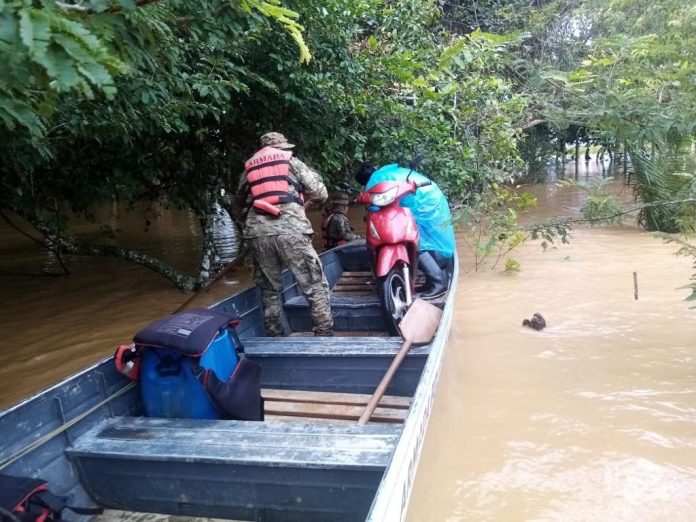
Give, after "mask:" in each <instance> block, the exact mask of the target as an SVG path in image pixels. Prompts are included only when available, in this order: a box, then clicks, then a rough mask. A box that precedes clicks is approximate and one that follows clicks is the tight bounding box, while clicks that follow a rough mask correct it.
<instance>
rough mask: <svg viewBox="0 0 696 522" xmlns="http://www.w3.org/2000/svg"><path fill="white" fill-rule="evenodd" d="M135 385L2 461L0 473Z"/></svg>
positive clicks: (109, 397)
mask: <svg viewBox="0 0 696 522" xmlns="http://www.w3.org/2000/svg"><path fill="white" fill-rule="evenodd" d="M135 385H136V383H134V382H131V383H129V384H127V385H126V386H124V387H123V388H121V389H120V390H118V391H117V392H116V393H114V394H113V395H109V396H108V397H107V398H106V399H104V400H103V401H101V402H99V403H97V404H95V405H94V406H92V407H91V408H89V409H88V410H85V411H84V412H82V413H80V414H79V415H78V416H77V417H75V418H73V419H70V420H69V421H68V422H66V423H65V424H62V425H61V426H60V427H58V428H56V429H55V430H53V431H50V432H48V433H47V434H46V435H44V436H43V437H41V438H39V439H36V440H35V441H34V442H32V443H31V444H29V445H28V446H25V447H24V448H22V449H21V450H19V452H17V453H15V454H14V455H12V456H11V457H9V458H8V459H6V460H4V461H2V463H0V471H2V470H3V469H5V468H6V467H8V466H9V465H10V464H13V463H14V462H16V461H18V460H19V459H21V458H22V457H24V456H25V455H26V454H27V453H30V452H32V451H34V450H35V449H36V448H38V447H40V446H43V445H44V444H46V443H47V442H48V441H50V440H51V439H53V438H54V437H56V436H57V435H60V434H61V433H63V432H64V431H66V430H68V429H70V428H71V427H73V426H74V425H75V424H77V423H78V422H80V421H81V420H82V419H84V418H85V417H87V416H88V415H91V414H92V413H94V412H95V411H97V410H98V409H99V408H101V407H102V406H104V405H105V404H106V403H107V402H110V401H112V400H114V399H116V398H118V397H120V396H121V395H123V394H125V393H126V392H128V391H130V390H132V389H133V388H134V387H135Z"/></svg>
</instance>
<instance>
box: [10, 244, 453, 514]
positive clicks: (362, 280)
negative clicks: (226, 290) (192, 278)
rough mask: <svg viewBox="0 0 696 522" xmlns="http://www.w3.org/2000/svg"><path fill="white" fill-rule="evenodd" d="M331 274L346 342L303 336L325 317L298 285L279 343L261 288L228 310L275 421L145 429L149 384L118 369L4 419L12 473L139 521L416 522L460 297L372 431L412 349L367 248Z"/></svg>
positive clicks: (330, 261)
mask: <svg viewBox="0 0 696 522" xmlns="http://www.w3.org/2000/svg"><path fill="white" fill-rule="evenodd" d="M322 261H323V264H324V268H325V272H326V274H327V277H328V279H329V281H330V284H331V286H332V292H333V293H332V309H333V314H334V317H335V326H336V329H337V335H336V337H333V338H315V337H310V336H302V334H301V332H306V331H309V330H310V326H311V322H310V316H309V310H308V306H307V303H306V301H305V299H304V297H302V296H301V295H300V293H299V291H298V289H297V286H296V284H295V281H294V278H293V276H292V275H291V274H290V273H285V274H284V276H283V277H284V279H283V287H284V290H283V296H284V307H285V313H286V316H287V323H288V324H287V327H288V328H289V329H290V330H292V331H293V332H294V333H293V334H292V335H291V336H289V337H284V338H269V337H263V335H264V327H263V317H262V311H261V307H260V300H259V290H258V289H257V288H256V287H252V288H250V289H248V290H245V291H243V292H241V293H239V294H237V295H234V296H232V297H230V298H228V299H226V300H224V301H222V302H221V303H219V304H217V305H215V306H214V308H217V309H220V310H234V311H236V312H237V314H239V316H240V317H241V318H242V321H241V324H240V326H239V329H238V331H239V334H240V337H241V339H242V341H243V342H244V345H245V348H246V354H247V357H249V358H251V359H253V360H255V361H258V362H260V363H261V365H262V368H263V377H262V386H263V389H264V391H263V395H264V397H265V403H266V406H265V412H266V420H265V421H264V422H242V421H227V420H194V419H160V418H146V417H142V416H141V413H142V405H141V401H140V393H139V389H138V385H137V384H136V383H132V382H130V381H128V380H126V379H125V378H124V377H123V376H122V375H121V374H120V373H118V372H117V371H115V369H114V365H113V359H112V358H109V359H106V360H104V361H102V362H100V363H98V364H96V365H94V366H92V367H90V368H87V369H85V370H83V371H81V372H79V373H77V374H75V375H73V376H71V377H70V378H68V379H66V380H65V381H63V382H61V383H60V384H58V385H56V386H53V387H51V388H49V389H47V390H45V391H43V392H41V393H39V394H37V395H36V396H34V397H31V398H29V399H27V400H25V401H24V402H22V403H20V404H18V405H17V406H15V407H12V408H10V409H9V410H7V411H5V412H3V413H0V441H1V442H0V473H7V474H10V475H16V476H34V477H41V478H43V479H46V480H48V481H49V484H50V485H51V488H52V490H54V493H57V494H61V495H70V496H71V497H72V504H73V505H82V506H94V505H97V506H103V507H106V508H111V509H118V510H125V511H132V512H148V513H167V514H173V515H184V516H196V517H216V518H226V519H237V520H269V521H275V520H282V521H303V522H305V521H312V520H317V521H332V520H336V521H343V520H350V521H354V520H365V519H367V520H372V521H379V522H382V521H390V520H402V519H403V518H404V517H405V513H406V508H407V504H408V500H409V494H410V492H411V486H412V483H413V478H414V474H415V472H416V469H417V465H418V460H419V456H420V452H421V446H422V443H423V438H424V435H425V432H426V428H427V424H428V418H429V416H430V410H431V405H432V401H433V395H434V392H435V385H436V383H437V379H438V374H439V372H440V367H441V364H442V358H443V351H444V346H445V341H446V339H447V336H448V332H449V327H450V321H451V318H452V307H453V297H454V284H452V285H451V288H450V291H449V293H448V296H447V297H446V299H445V302H444V313H443V319H442V322H441V324H440V326H439V329H438V331H437V334H436V336H435V338H434V340H433V341H432V343H431V344H429V345H427V346H422V347H414V348H412V349H411V350H410V352H409V354H408V356H407V357H406V359H405V361H404V363H403V364H402V366H401V368H400V370H399V371H398V373H397V375H396V376H395V378H394V380H393V381H392V383H391V384H390V386H389V388H388V390H387V395H386V396H385V397H384V398H383V399H382V401H381V402H380V404H379V407H378V408H377V410H376V411H375V414H374V416H373V417H372V420H371V422H370V423H369V424H367V425H364V426H359V425H358V424H357V422H356V421H357V419H358V417H359V416H360V414H361V413H362V411H363V409H364V407H365V405H366V403H367V401H368V398H369V396H370V394H371V393H372V392H373V391H374V389H375V387H376V385H377V384H378V382H379V381H380V379H381V377H382V376H383V374H384V372H385V370H386V369H387V367H388V366H389V364H390V362H391V361H392V359H393V357H394V355H395V354H396V353H397V352H398V349H399V347H400V345H401V339H400V338H399V337H388V336H385V334H384V333H383V331H384V330H385V322H384V319H383V316H382V311H381V308H380V305H379V300H378V299H377V297H376V293H375V292H374V290H373V289H372V288H371V284H372V283H371V276H370V273H369V267H368V264H367V253H366V250H365V247H364V245H355V244H349V245H345V246H343V247H339V248H337V249H334V250H331V251H329V252H326V253H324V254H322ZM455 265H456V263H455ZM456 280H457V268H456V266H455V272H454V274H453V277H452V281H454V282H455V283H456ZM356 335H359V336H357V337H356ZM82 518H83V519H84V518H85V517H82Z"/></svg>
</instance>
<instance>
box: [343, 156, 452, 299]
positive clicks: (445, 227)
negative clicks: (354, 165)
mask: <svg viewBox="0 0 696 522" xmlns="http://www.w3.org/2000/svg"><path fill="white" fill-rule="evenodd" d="M409 174H410V175H409ZM407 177H408V179H409V180H411V181H415V182H423V181H427V180H428V178H427V177H426V176H424V175H423V174H421V173H420V172H416V171H415V170H411V169H408V168H404V167H400V166H399V165H397V164H390V165H385V166H383V167H381V168H380V169H378V170H376V169H375V168H374V167H372V166H371V165H368V164H363V165H361V166H360V168H359V169H358V172H357V173H356V175H355V180H356V181H357V182H358V183H360V184H361V185H362V186H364V187H365V189H366V190H368V189H370V188H371V187H373V186H374V185H376V184H377V183H381V182H382V181H406V178H407ZM399 203H400V205H401V206H402V207H406V208H409V209H410V210H411V212H412V214H413V217H414V219H415V220H416V224H417V225H418V232H419V235H420V243H419V247H418V268H420V270H421V271H422V272H423V274H425V277H426V285H425V287H424V288H423V289H421V297H425V298H432V297H437V296H439V295H441V294H443V293H444V292H445V291H447V287H448V283H449V281H448V278H449V275H450V274H451V271H452V269H453V268H454V249H455V241H454V227H453V226H452V215H451V213H450V209H449V204H448V203H447V198H446V197H445V194H444V193H443V192H442V190H441V189H440V187H438V186H437V184H435V183H434V182H433V183H432V184H431V185H426V186H424V187H421V188H419V189H418V190H417V191H416V193H415V194H410V195H408V196H406V197H405V198H403V199H402V200H401V201H400V202H399Z"/></svg>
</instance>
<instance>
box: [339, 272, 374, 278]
mask: <svg viewBox="0 0 696 522" xmlns="http://www.w3.org/2000/svg"><path fill="white" fill-rule="evenodd" d="M351 276H362V277H372V272H343V273H342V274H341V277H351Z"/></svg>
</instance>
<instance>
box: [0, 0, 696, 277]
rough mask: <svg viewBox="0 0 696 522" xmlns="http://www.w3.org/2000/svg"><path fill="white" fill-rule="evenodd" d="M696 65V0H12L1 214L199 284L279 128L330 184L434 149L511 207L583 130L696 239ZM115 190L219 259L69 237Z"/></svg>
mask: <svg viewBox="0 0 696 522" xmlns="http://www.w3.org/2000/svg"><path fill="white" fill-rule="evenodd" d="M695 57H696V4H694V3H693V2H692V1H691V0H656V1H655V2H653V3H651V4H650V5H649V7H648V6H646V4H645V3H644V2H642V1H640V0H601V1H600V0H482V1H456V0H421V1H417V0H335V1H320V0H293V1H291V0H287V1H283V2H281V1H280V0H202V1H200V2H184V1H181V0H160V1H157V0H82V1H79V2H73V0H66V1H64V2H59V1H54V0H33V1H29V0H0V70H1V71H2V74H0V181H1V183H2V190H0V217H2V218H3V219H5V220H6V221H8V222H10V223H12V224H13V225H17V226H19V225H22V224H24V225H25V224H26V223H29V224H31V226H32V227H33V228H34V230H35V232H38V234H35V235H34V237H35V238H36V240H37V241H40V242H42V244H43V245H44V246H45V247H46V248H48V249H50V250H52V251H53V252H55V253H56V254H61V253H62V254H66V253H67V254H78V255H115V256H119V257H123V258H126V259H129V260H132V261H135V262H139V263H141V264H144V265H146V266H148V267H150V268H152V269H154V270H157V271H159V272H160V273H162V274H163V275H165V276H166V277H168V278H170V279H171V280H172V281H174V282H175V284H177V285H178V286H180V287H182V288H189V289H190V288H197V287H199V286H200V285H202V284H204V283H205V281H206V280H208V279H209V278H210V276H211V274H212V272H213V271H214V270H215V269H216V268H217V267H216V256H215V251H214V245H213V242H212V230H211V228H212V227H211V221H212V219H213V218H212V216H213V210H212V209H213V208H214V206H215V203H216V202H218V200H220V199H221V195H220V194H221V192H220V189H222V188H225V189H227V190H228V191H229V190H230V189H231V188H233V187H236V183H237V178H238V176H239V174H240V173H241V171H242V162H243V160H244V158H246V157H247V156H249V155H250V154H251V153H252V152H253V150H254V149H255V146H256V141H257V139H258V136H259V135H260V134H262V133H263V132H267V131H269V130H277V131H281V132H283V133H285V134H286V135H287V136H288V137H290V139H291V141H293V142H294V143H297V144H298V147H297V153H298V154H299V155H300V157H301V158H302V159H303V160H304V161H306V162H307V163H308V164H310V165H312V166H313V167H314V168H315V169H316V170H317V171H319V172H320V173H322V174H323V175H324V177H325V180H326V181H327V184H329V185H330V186H331V185H335V184H336V183H338V182H341V181H344V180H347V179H350V178H351V174H352V172H353V170H354V168H355V166H356V165H357V164H358V163H359V162H361V161H364V160H367V161H370V162H373V163H375V164H381V163H384V162H393V161H407V160H408V159H409V158H410V157H411V156H412V155H413V154H414V152H415V151H421V152H424V153H425V156H426V161H425V162H424V164H423V170H424V171H426V172H427V173H428V175H430V176H432V177H433V179H435V180H436V181H437V182H438V183H439V184H440V185H441V186H442V188H443V189H444V190H445V191H446V192H447V193H448V195H449V196H450V198H451V202H452V204H453V205H460V206H464V207H467V206H476V205H481V204H482V202H483V203H484V204H485V202H490V201H495V202H496V204H498V203H500V202H502V203H505V198H500V197H499V195H497V193H496V191H498V190H499V187H501V186H502V185H503V184H505V183H506V182H509V181H510V180H512V179H516V178H519V177H520V176H522V175H524V173H525V172H526V168H527V167H529V166H534V165H539V164H542V163H543V162H544V161H545V160H546V159H547V158H549V157H553V156H554V155H557V154H561V155H564V154H565V150H566V144H569V145H570V151H571V152H572V151H573V150H574V151H575V152H576V153H577V151H578V150H579V146H580V144H581V143H582V145H583V146H589V145H596V146H601V147H603V148H604V149H605V150H606V151H607V153H608V154H612V155H614V154H617V153H621V154H625V155H627V156H628V157H629V158H630V160H631V162H632V165H633V169H634V171H635V185H634V189H635V190H636V195H637V197H638V198H639V200H640V201H642V202H644V203H655V204H654V205H652V206H647V207H645V208H643V210H642V213H641V220H642V222H643V223H644V224H645V226H646V227H648V228H650V229H653V230H663V231H669V232H674V231H679V230H683V231H690V230H693V226H694V216H696V212H694V206H693V198H694V191H695V190H696V183H694V176H693V169H692V168H690V167H689V169H687V168H686V165H687V163H688V162H689V161H690V156H689V155H688V154H686V155H685V154H682V153H683V152H684V151H688V150H690V147H692V144H693V138H694V126H695V125H696V58H695ZM113 200H118V201H119V202H121V203H122V204H126V205H132V204H135V203H136V202H138V201H142V200H147V201H166V202H167V204H169V205H176V206H179V207H185V208H189V209H190V210H191V211H192V212H193V213H194V214H195V215H196V216H197V217H198V219H199V220H200V223H201V230H202V231H204V234H203V235H204V237H205V241H204V243H203V248H202V252H201V269H200V273H198V274H195V275H193V276H192V275H186V274H181V273H179V272H178V271H176V270H174V269H173V268H171V267H169V266H167V265H166V264H164V263H163V262H162V261H161V260H157V259H154V258H151V257H149V256H146V255H143V254H140V253H138V252H134V251H131V250H129V249H127V248H124V247H122V246H120V245H119V244H118V242H117V241H116V240H115V239H114V234H113V231H112V230H110V228H109V226H108V225H107V224H103V226H102V231H103V237H102V238H101V239H100V240H99V241H96V242H95V241H91V242H89V243H87V242H84V241H82V240H81V239H80V238H79V237H77V236H75V235H73V234H72V233H71V230H70V228H69V222H70V220H69V217H70V216H74V215H80V216H86V217H88V218H90V217H94V213H93V211H94V208H95V205H98V204H104V203H105V202H111V201H113ZM668 201H669V202H673V203H671V204H669V205H666V204H664V203H665V202H668ZM221 202H222V203H225V201H221ZM558 233H560V234H561V235H562V231H560V232H558ZM543 234H544V235H545V236H550V235H552V234H553V232H548V231H546V232H543ZM496 238H497V239H496V240H500V241H505V240H506V239H507V236H500V235H498V236H496Z"/></svg>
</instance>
